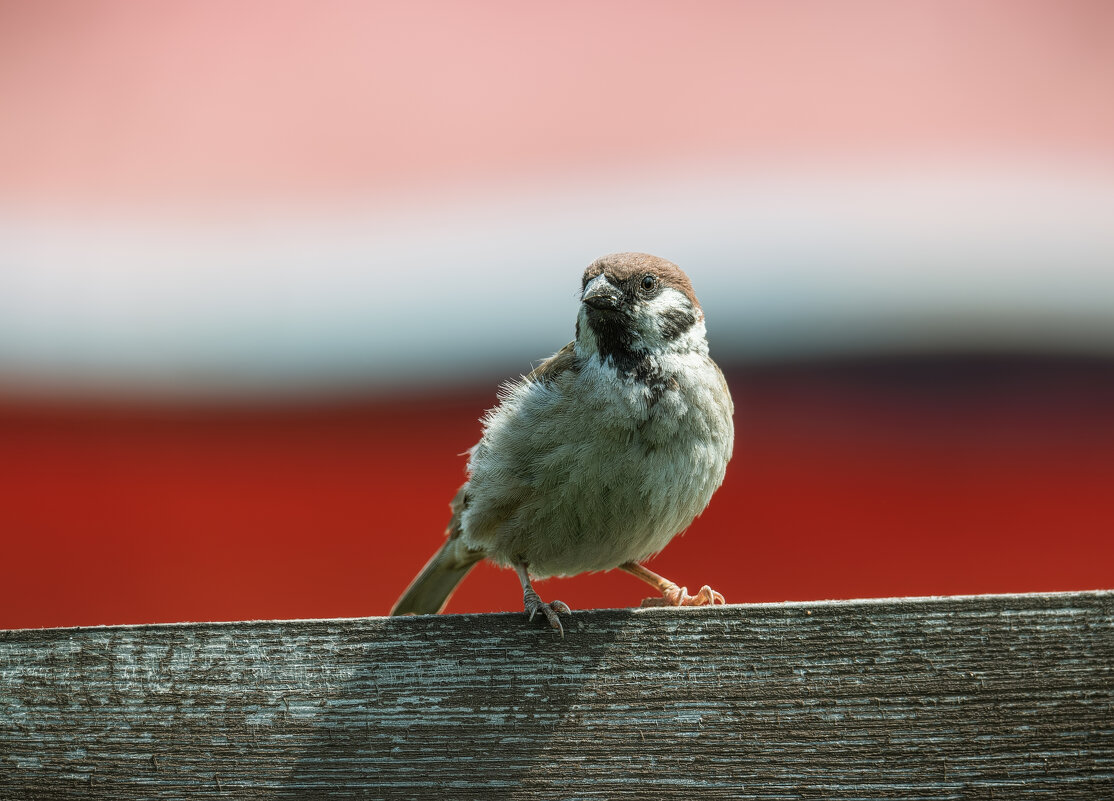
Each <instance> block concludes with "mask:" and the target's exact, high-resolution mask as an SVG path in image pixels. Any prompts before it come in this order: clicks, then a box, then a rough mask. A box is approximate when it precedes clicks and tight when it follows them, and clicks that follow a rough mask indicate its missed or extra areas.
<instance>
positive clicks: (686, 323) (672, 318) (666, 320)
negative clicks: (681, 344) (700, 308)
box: [661, 309, 696, 340]
mask: <svg viewBox="0 0 1114 801" xmlns="http://www.w3.org/2000/svg"><path fill="white" fill-rule="evenodd" d="M695 323H696V315H694V314H693V313H692V312H690V311H685V310H684V309H670V310H669V311H666V312H664V313H663V314H662V315H661V335H662V336H663V337H665V338H666V339H669V340H672V339H676V338H677V337H679V336H681V334H683V333H685V332H686V331H688V330H689V329H690V328H692V327H693V325H695Z"/></svg>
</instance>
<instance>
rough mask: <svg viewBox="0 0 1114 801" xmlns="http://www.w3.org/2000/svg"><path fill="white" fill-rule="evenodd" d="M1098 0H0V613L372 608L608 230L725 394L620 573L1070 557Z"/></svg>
mask: <svg viewBox="0 0 1114 801" xmlns="http://www.w3.org/2000/svg"><path fill="white" fill-rule="evenodd" d="M1112 9H1114V6H1111V4H1109V3H1105V2H1102V1H1101V0H1096V1H1095V2H1087V1H1086V0H1078V1H1076V2H1064V3H1041V2H997V1H994V2H980V3H969V2H933V3H902V4H893V3H886V2H838V3H830V4H824V5H815V6H808V7H807V8H805V7H802V6H799V5H786V4H783V3H775V2H740V3H703V4H700V5H699V6H695V7H694V6H691V5H690V4H684V3H654V4H646V3H625V2H603V3H599V2H596V3H569V4H564V5H562V6H560V7H553V8H546V9H545V10H544V11H543V10H541V9H540V7H532V6H523V5H521V4H517V3H512V2H479V3H468V4H455V3H435V2H430V3H408V4H403V5H398V4H375V3H366V4H365V3H348V2H342V1H340V0H338V1H336V2H320V3H290V4H273V3H255V2H236V3H225V2H221V3H208V2H188V3H187V2H173V3H163V4H159V5H157V6H155V5H141V4H133V3H126V2H99V3H80V2H53V1H52V0H48V1H47V2H38V3H26V4H19V3H3V4H0V176H2V178H0V538H2V544H3V555H4V570H3V581H2V582H0V628H11V627H34V626H56V625H78V624H82V625H84V624H114V623H138V622H157V621H180V620H228V619H246V618H308V617H332V616H360V615H376V614H385V613H386V612H387V610H388V609H389V608H390V605H391V603H392V602H393V601H394V599H395V598H396V597H397V596H398V594H399V593H400V592H401V590H402V589H403V588H404V587H405V585H406V584H407V583H408V581H409V580H410V578H411V577H412V576H413V574H414V573H415V572H416V571H417V570H418V569H419V568H420V567H421V566H422V564H423V563H424V562H425V560H426V559H427V558H428V557H429V555H430V554H431V553H432V552H433V550H434V549H435V548H436V547H437V546H438V544H439V542H440V539H441V532H442V531H443V529H444V526H445V524H446V522H447V517H448V501H449V499H450V498H451V497H452V495H453V493H454V492H455V490H456V488H457V487H458V486H459V484H460V483H461V481H462V480H463V478H464V475H463V468H464V462H465V459H464V457H463V456H461V454H462V453H463V452H464V451H465V450H466V449H468V448H469V447H470V446H471V445H472V444H473V443H474V442H475V440H476V438H477V437H478V435H479V432H480V427H479V423H478V419H479V417H480V415H481V414H482V412H483V410H484V409H485V408H487V407H488V406H490V405H491V404H492V403H493V402H494V399H495V388H496V386H497V384H498V382H499V381H502V380H505V379H507V378H511V377H514V376H515V375H517V374H519V373H521V372H525V371H527V370H528V369H529V366H530V362H531V360H536V359H538V358H540V357H542V356H544V355H545V354H546V353H547V352H552V351H554V350H556V349H557V348H559V347H560V346H561V345H563V344H564V342H565V341H567V339H568V337H569V336H571V332H572V324H573V315H574V309H575V299H574V297H573V290H574V289H575V288H576V286H577V279H578V277H579V272H580V271H581V270H582V269H583V267H584V266H585V265H586V264H587V263H588V262H589V261H591V260H592V259H593V258H595V257H596V256H599V255H602V254H603V253H605V252H609V251H617V250H628V249H638V250H648V251H652V252H656V253H658V254H659V255H662V256H664V257H667V258H670V259H672V260H674V261H676V262H678V263H679V264H681V266H682V267H684V268H685V269H686V270H688V271H689V272H690V274H691V275H692V276H693V280H694V284H695V286H696V290H697V293H698V295H700V296H701V298H702V300H703V302H704V306H705V308H706V309H707V310H708V318H709V331H710V339H711V343H712V353H713V355H714V356H715V357H716V358H717V359H719V360H720V361H721V363H722V364H723V366H724V367H725V370H726V372H727V374H728V377H729V379H730V382H731V386H732V390H733V392H734V395H735V398H736V405H737V417H736V426H737V441H736V449H735V458H734V460H733V462H732V463H731V466H730V468H729V471H728V475H727V481H726V483H725V485H724V486H723V488H722V489H721V490H720V492H719V493H718V494H717V495H716V496H715V498H714V499H713V501H712V505H711V507H710V508H709V509H708V511H707V512H706V513H705V514H704V515H703V516H702V517H701V518H699V519H698V520H697V522H696V523H695V524H694V525H693V526H692V528H691V529H690V530H689V532H688V533H687V534H686V535H685V536H684V537H682V538H679V539H676V540H674V542H673V543H672V544H671V545H670V547H669V548H668V549H666V551H665V552H663V554H661V555H660V556H659V557H658V558H656V559H655V560H654V561H653V563H652V566H653V568H654V569H655V570H656V571H658V572H660V573H663V574H665V575H667V576H669V577H670V578H672V579H674V580H676V581H678V582H679V583H681V584H687V585H688V586H689V587H690V588H691V589H695V588H696V587H698V586H700V585H701V584H704V583H708V584H711V585H712V586H714V587H716V588H717V589H719V590H721V591H722V592H724V594H725V595H726V596H727V598H728V600H729V601H731V602H744V601H778V600H784V599H809V598H840V597H842V598H846V597H856V596H891V595H920V594H948V593H982V592H1020V591H1040V590H1067V589H1093V588H1099V587H1111V586H1114V545H1112V542H1114V538H1112V536H1111V535H1112V533H1114V501H1111V489H1110V488H1111V486H1112V485H1114V316H1112V315H1111V314H1110V302H1109V298H1110V297H1112V296H1114V270H1112V269H1111V266H1110V265H1111V264H1112V263H1114V261H1112V256H1114V240H1112V232H1114V226H1111V225H1110V224H1109V221H1110V219H1114V171H1112V169H1111V168H1112V167H1114V158H1112V157H1114V144H1112V143H1114V104H1111V103H1110V101H1109V98H1110V97H1111V96H1114V10H1112ZM895 176H897V177H895ZM863 187H866V188H865V189H864V188H863ZM323 220H325V221H329V222H328V224H322V221H323ZM337 220H340V221H341V222H340V223H337V222H336V221H337ZM551 292H552V297H551V296H550V293H551ZM540 591H541V593H542V595H543V597H546V598H561V599H562V600H565V601H566V602H568V603H569V604H570V605H572V606H573V607H574V608H578V607H580V608H583V607H589V606H629V605H635V604H637V603H638V601H639V600H640V599H641V598H643V597H645V595H646V592H645V588H644V587H643V586H642V585H641V584H640V583H639V582H637V581H636V580H634V579H632V578H630V577H628V576H625V575H609V574H605V575H593V576H583V577H577V578H572V579H554V580H552V581H548V582H546V583H544V584H542V585H541V588H540ZM520 603H521V593H520V591H519V588H518V584H517V581H516V580H515V578H514V576H513V574H510V573H502V572H500V571H497V570H495V569H494V568H491V567H489V566H481V567H479V568H478V569H477V570H476V571H474V573H473V574H472V575H471V576H470V577H469V578H468V579H467V580H466V581H465V583H464V584H463V585H462V587H461V589H460V590H459V592H458V593H457V595H456V596H454V598H453V601H452V603H451V605H450V607H449V609H450V611H485V610H496V609H499V610H507V609H517V608H519V606H520Z"/></svg>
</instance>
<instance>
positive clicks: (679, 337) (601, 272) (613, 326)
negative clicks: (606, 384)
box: [576, 253, 707, 363]
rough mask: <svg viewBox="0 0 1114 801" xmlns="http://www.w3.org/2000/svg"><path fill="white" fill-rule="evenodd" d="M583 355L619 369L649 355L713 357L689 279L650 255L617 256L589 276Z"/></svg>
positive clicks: (581, 319) (581, 330) (581, 326)
mask: <svg viewBox="0 0 1114 801" xmlns="http://www.w3.org/2000/svg"><path fill="white" fill-rule="evenodd" d="M580 300H581V304H580V312H579V314H578V316H577V321H576V338H577V345H578V349H583V350H585V351H588V352H593V351H594V352H597V353H598V354H599V356H600V358H601V359H604V360H606V359H607V358H608V357H611V358H612V359H613V360H615V361H616V363H618V362H620V361H623V360H626V359H629V358H632V357H633V358H636V357H638V356H641V355H645V354H665V353H670V352H690V351H693V350H699V349H703V350H704V351H705V352H706V351H707V341H706V339H705V333H704V312H703V310H701V308H700V302H699V301H698V300H697V299H696V295H694V294H693V291H692V283H691V282H690V281H689V278H688V276H687V275H685V273H684V272H683V271H682V270H681V268H680V267H678V266H677V265H676V264H674V263H673V262H671V261H666V260H665V259H661V258H658V257H657V256H651V255H649V254H646V253H614V254H612V255H610V256H604V257H603V258H601V259H597V260H596V261H594V262H593V263H592V264H591V265H589V266H588V269H587V270H585V271H584V280H583V283H582V285H581V293H580Z"/></svg>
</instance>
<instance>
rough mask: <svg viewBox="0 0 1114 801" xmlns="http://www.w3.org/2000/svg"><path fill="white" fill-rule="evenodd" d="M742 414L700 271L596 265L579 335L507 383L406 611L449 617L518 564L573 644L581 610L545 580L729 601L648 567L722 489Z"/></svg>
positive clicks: (586, 288) (671, 598) (612, 259)
mask: <svg viewBox="0 0 1114 801" xmlns="http://www.w3.org/2000/svg"><path fill="white" fill-rule="evenodd" d="M733 412H734V405H733V403H732V400H731V393H730V392H729V391H728V388H727V382H726V381H725V380H724V378H723V373H722V372H721V371H720V369H719V367H718V366H717V365H716V363H715V362H713V361H712V359H711V357H710V356H709V355H708V340H707V336H706V331H705V327H704V312H703V310H702V309H701V307H700V302H699V301H698V300H697V299H696V295H695V294H694V293H693V289H692V283H691V282H690V281H689V278H688V276H687V275H685V273H684V272H682V270H681V269H680V268H679V267H678V266H677V265H675V264H673V263H672V262H670V261H666V260H665V259H662V258H658V257H656V256H651V255H649V254H646V253H615V254H612V255H609V256H604V257H603V258H600V259H597V260H596V261H595V262H593V263H592V264H590V265H589V266H588V268H587V269H586V270H585V271H584V277H583V279H582V281H581V291H580V307H579V310H578V312H577V318H576V338H575V339H574V340H573V341H572V342H570V343H569V344H568V345H566V346H565V347H563V348H562V349H561V350H559V351H558V352H557V353H555V354H554V355H553V356H551V357H549V358H548V359H546V360H545V361H544V362H542V363H541V364H540V365H539V366H538V367H537V368H536V369H534V370H533V371H532V372H531V373H530V374H529V375H527V376H525V377H523V378H522V379H521V380H519V381H516V382H512V383H508V384H505V385H504V386H503V387H502V388H501V390H500V392H499V394H498V405H496V406H495V408H493V409H491V410H489V411H488V412H487V413H486V414H485V415H484V417H483V419H482V424H483V434H482V436H481V437H480V441H479V442H478V443H477V444H476V445H475V446H474V447H473V448H472V449H471V450H470V451H468V455H469V459H468V467H467V481H466V482H465V483H464V486H462V487H461V488H460V490H459V491H458V492H457V493H456V496H455V497H454V498H453V500H452V502H451V503H450V509H451V511H452V517H451V519H450V521H449V525H448V528H447V530H446V536H447V539H446V541H445V544H444V545H442V546H441V548H440V549H439V550H438V551H437V553H435V554H434V555H433V558H432V559H430V560H429V562H428V563H427V564H426V566H425V567H424V568H423V569H422V571H421V572H420V573H419V574H418V575H417V577H416V578H415V579H414V580H413V581H412V582H411V583H410V586H408V587H407V588H406V591H405V592H403V594H402V597H400V598H399V600H398V601H397V603H395V605H394V608H393V609H392V610H391V614H392V615H409V614H434V613H437V612H440V611H442V610H443V609H444V608H445V605H446V604H447V603H448V600H449V596H450V595H451V594H452V592H453V590H454V589H455V588H456V586H457V585H458V584H459V583H460V581H461V579H463V578H464V576H465V574H466V573H467V572H468V571H469V570H470V569H471V568H472V567H473V566H474V565H475V564H476V563H477V562H479V561H480V560H481V559H488V560H490V561H492V562H494V563H495V564H497V565H500V566H503V567H509V568H513V569H514V570H515V572H516V573H517V574H518V579H519V581H520V582H521V584H522V593H523V603H524V606H525V611H526V613H527V614H528V615H529V616H530V619H531V620H533V619H534V617H535V616H536V615H538V614H539V613H540V614H541V615H543V616H544V618H545V620H546V621H548V623H549V625H550V626H552V627H553V629H554V630H556V631H557V632H559V633H560V634H561V635H562V636H563V635H564V627H563V626H562V624H561V619H560V617H559V615H560V614H567V613H569V612H570V609H569V607H568V605H567V604H565V603H563V602H561V601H550V602H548V603H546V602H543V601H542V600H541V598H540V597H539V596H538V594H537V592H536V591H535V590H534V587H533V585H532V583H531V577H533V578H536V579H540V578H546V577H549V576H571V575H575V574H578V573H584V572H589V571H605V570H612V569H614V568H619V569H620V570H623V571H626V572H627V573H630V574H632V575H634V576H636V577H638V578H640V579H642V580H643V581H645V582H647V583H648V584H650V585H652V586H653V587H655V588H656V589H657V590H658V591H659V592H660V593H661V597H660V598H655V599H652V600H649V601H647V602H644V604H643V605H658V606H662V605H674V606H701V605H705V604H721V603H724V598H723V596H722V595H721V594H720V593H718V592H716V591H715V590H713V589H711V588H710V587H709V586H707V585H704V586H703V587H701V589H700V591H699V592H697V593H696V594H695V595H689V593H688V589H687V588H685V587H682V586H679V585H677V584H675V583H674V582H672V581H669V580H668V579H666V578H664V577H662V576H659V575H657V574H656V573H653V572H651V571H650V570H649V569H647V568H646V567H644V566H643V565H642V564H641V563H642V562H643V561H644V560H646V559H648V558H650V557H651V556H653V555H654V554H656V553H658V552H659V551H660V550H662V548H664V547H665V546H666V545H667V544H668V543H669V541H670V540H671V539H673V537H674V536H676V535H677V534H678V533H680V532H682V531H684V530H685V529H686V528H687V527H688V526H689V524H690V523H691V522H692V521H693V519H694V518H696V516H697V515H699V514H700V513H701V512H702V511H703V510H704V509H705V507H707V505H708V502H709V501H710V500H711V498H712V494H713V493H714V492H715V491H716V489H717V488H719V486H720V484H722V483H723V477H724V473H725V472H726V470H727V462H728V460H729V459H730V458H731V451H732V447H733V443H734V425H733V422H732V414H733Z"/></svg>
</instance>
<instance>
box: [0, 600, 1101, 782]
mask: <svg viewBox="0 0 1114 801" xmlns="http://www.w3.org/2000/svg"><path fill="white" fill-rule="evenodd" d="M566 629H567V633H566V636H565V638H564V639H560V638H558V637H556V636H554V634H553V633H552V632H551V631H550V630H548V629H546V628H543V627H541V626H537V625H528V624H527V623H526V622H525V619H524V618H523V616H522V615H520V614H496V615H457V616H438V617H421V618H370V619H358V620H319V621H291V622H273V621H266V622H250V623H227V624H210V623H205V624H180V625H152V626H125V627H105V628H76V629H49V630H27V631H6V632H0V798H2V799H24V798H69V797H74V798H118V799H132V798H135V799H139V798H182V797H187V796H188V797H190V798H196V797H209V796H211V797H219V798H275V797H290V798H325V797H361V798H431V799H433V798H436V799H441V798H446V799H455V798H486V799H496V798H544V799H556V798H561V799H573V798H576V799H622V798H632V799H650V798H686V799H692V800H693V801H699V800H700V799H721V798H724V799H726V798H730V799H747V798H756V799H797V798H823V799H866V798H917V799H953V798H986V799H989V798H999V799H1014V798H1029V797H1042V798H1057V799H1070V798H1086V799H1102V798H1114V592H1087V593H1063V594H1048V595H1009V596H1005V595H1002V596H974V597H961V598H914V599H891V600H881V601H840V602H817V603H787V604H763V605H750V606H727V607H717V608H714V609H686V610H677V609H647V610H601V611H590V612H578V613H576V614H574V615H573V616H572V618H571V619H570V622H569V623H568V625H567V627H566Z"/></svg>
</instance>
